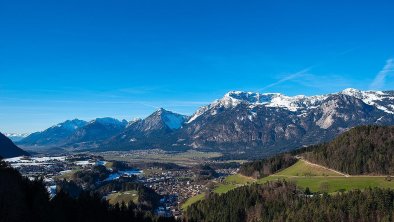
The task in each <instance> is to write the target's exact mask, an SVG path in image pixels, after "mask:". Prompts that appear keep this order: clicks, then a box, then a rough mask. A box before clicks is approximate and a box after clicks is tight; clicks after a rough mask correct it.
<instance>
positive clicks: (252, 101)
mask: <svg viewBox="0 0 394 222" xmlns="http://www.w3.org/2000/svg"><path fill="white" fill-rule="evenodd" d="M340 94H342V95H347V96H351V97H354V98H357V99H361V100H362V101H363V102H364V103H366V104H368V105H372V106H376V107H377V108H378V109H380V110H382V111H384V112H386V113H389V114H394V106H393V105H392V104H388V105H382V104H381V102H383V101H390V100H391V101H393V102H394V95H392V94H389V93H385V92H383V91H361V90H358V89H353V88H348V89H345V90H343V91H341V92H338V93H332V94H325V95H316V96H305V95H297V96H286V95H283V94H280V93H257V92H244V91H230V92H228V93H226V94H225V95H224V97H223V98H221V99H218V100H215V101H214V102H213V103H211V104H209V105H207V106H203V107H201V108H200V109H198V110H197V111H196V112H195V113H194V114H193V115H192V117H191V118H190V119H189V120H188V121H187V123H191V122H193V121H194V120H195V119H196V118H198V117H199V116H200V115H202V114H203V113H205V112H207V111H211V115H215V114H216V111H215V109H216V108H219V107H223V108H235V107H237V106H238V105H240V104H246V105H248V106H249V107H250V108H251V109H253V108H254V107H256V106H265V107H271V108H282V109H287V110H289V111H292V112H301V113H302V112H303V111H305V110H308V109H315V108H317V107H318V106H319V105H321V104H322V103H323V102H324V100H326V99H327V98H328V97H329V96H332V95H340Z"/></svg>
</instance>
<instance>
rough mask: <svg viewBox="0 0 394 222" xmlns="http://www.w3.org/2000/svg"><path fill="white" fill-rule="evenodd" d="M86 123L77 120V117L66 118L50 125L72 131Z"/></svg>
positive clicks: (53, 127)
mask: <svg viewBox="0 0 394 222" xmlns="http://www.w3.org/2000/svg"><path fill="white" fill-rule="evenodd" d="M86 124H87V122H86V121H83V120H79V119H73V120H67V121H65V122H62V123H59V124H57V125H54V126H52V127H51V128H52V129H55V128H62V129H66V130H70V131H74V130H76V129H78V128H80V127H83V126H85V125H86Z"/></svg>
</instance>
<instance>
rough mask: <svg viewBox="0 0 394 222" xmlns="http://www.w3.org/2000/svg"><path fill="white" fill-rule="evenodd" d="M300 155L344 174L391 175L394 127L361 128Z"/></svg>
mask: <svg viewBox="0 0 394 222" xmlns="http://www.w3.org/2000/svg"><path fill="white" fill-rule="evenodd" d="M304 151H305V152H304V153H302V154H301V155H302V156H303V157H304V158H305V159H307V160H309V161H310V162H314V163H317V164H320V165H324V166H326V167H329V168H332V169H335V170H338V171H341V172H343V173H347V174H353V175H358V174H375V175H393V174H394V158H393V157H394V126H360V127H355V128H353V129H351V130H349V131H348V132H345V133H343V134H342V135H340V136H338V137H337V138H336V139H334V140H333V141H331V142H329V143H324V144H320V145H315V146H311V147H308V148H305V149H304Z"/></svg>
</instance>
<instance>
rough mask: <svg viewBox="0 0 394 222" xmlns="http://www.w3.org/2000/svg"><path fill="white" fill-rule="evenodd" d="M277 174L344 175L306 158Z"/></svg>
mask: <svg viewBox="0 0 394 222" xmlns="http://www.w3.org/2000/svg"><path fill="white" fill-rule="evenodd" d="M275 175H278V176H279V175H280V176H342V175H341V174H339V173H337V172H335V171H332V170H329V169H326V168H323V167H320V166H316V165H311V164H308V163H307V162H305V161H304V160H299V161H297V162H296V163H295V164H294V165H293V166H291V167H289V168H286V169H284V170H282V171H279V172H278V173H276V174H275Z"/></svg>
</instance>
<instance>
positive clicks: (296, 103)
mask: <svg viewBox="0 0 394 222" xmlns="http://www.w3.org/2000/svg"><path fill="white" fill-rule="evenodd" d="M371 124H372V125H373V124H376V125H393V124H394V91H361V90H357V89H345V90H343V91H341V92H338V93H332V94H326V95H319V96H292V97H291V96H286V95H283V94H279V93H255V92H242V91H231V92H228V93H227V94H225V95H224V97H223V98H221V99H218V100H216V101H214V102H212V103H211V104H208V105H207V106H203V107H201V108H199V109H198V110H197V111H196V112H195V113H194V114H193V115H192V116H190V117H188V116H185V115H181V114H177V113H173V112H170V111H167V110H164V109H159V110H157V111H156V112H154V113H153V114H151V115H150V116H148V117H146V118H145V119H137V120H133V121H130V122H128V123H127V122H126V121H125V120H123V121H119V120H115V119H112V118H102V119H96V120H93V121H90V122H86V121H82V120H77V119H75V120H68V121H66V122H64V123H61V124H58V125H56V126H53V127H51V128H49V129H47V130H44V131H42V132H37V133H33V134H31V135H29V136H28V137H26V138H25V139H23V140H21V141H19V142H18V143H17V144H20V145H21V146H23V147H35V146H45V147H51V146H61V147H65V148H67V147H73V148H76V149H94V150H130V149H149V148H162V149H189V148H193V149H204V150H212V151H220V152H223V153H226V154H228V155H237V156H238V157H239V156H242V155H251V156H261V155H268V154H272V153H277V152H281V151H284V150H290V149H294V148H297V147H300V146H306V145H311V144H316V143H320V142H324V141H328V140H331V139H333V138H334V137H335V136H337V135H338V134H340V133H342V132H344V131H347V130H348V129H350V128H352V127H355V126H359V125H371Z"/></svg>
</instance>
